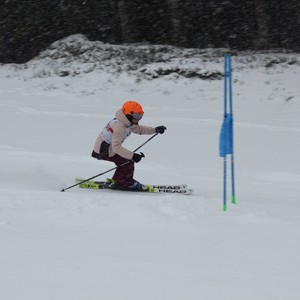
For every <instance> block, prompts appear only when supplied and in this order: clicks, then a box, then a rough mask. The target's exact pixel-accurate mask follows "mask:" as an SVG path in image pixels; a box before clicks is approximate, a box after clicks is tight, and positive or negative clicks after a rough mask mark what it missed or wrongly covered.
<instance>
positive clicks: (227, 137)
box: [219, 54, 236, 211]
mask: <svg viewBox="0 0 300 300" xmlns="http://www.w3.org/2000/svg"><path fill="white" fill-rule="evenodd" d="M219 152H220V153H219V154H220V156H221V157H223V159H224V162H223V165H224V170H223V210H224V211H226V210H227V155H228V154H230V155H231V191H232V196H231V202H232V203H236V198H235V184H234V180H235V176H234V151H233V105H232V66H231V55H230V54H226V55H225V57H224V121H223V124H222V128H221V133H220V145H219Z"/></svg>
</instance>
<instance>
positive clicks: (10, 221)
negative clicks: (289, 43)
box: [0, 35, 300, 300]
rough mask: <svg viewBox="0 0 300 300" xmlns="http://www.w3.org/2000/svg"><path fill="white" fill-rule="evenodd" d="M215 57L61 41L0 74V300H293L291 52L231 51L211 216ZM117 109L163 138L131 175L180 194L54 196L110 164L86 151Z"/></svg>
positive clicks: (218, 57) (217, 87) (132, 141)
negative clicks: (227, 164) (230, 127)
mask: <svg viewBox="0 0 300 300" xmlns="http://www.w3.org/2000/svg"><path fill="white" fill-rule="evenodd" d="M72 43H73V48H72V47H71V49H73V52H72V53H73V54H72V55H71V54H70V47H69V48H68V45H70V44H71V45H72ZM63 45H65V46H63ZM74 45H75V46H74ZM76 47H77V48H76ZM126 47H127V48H126ZM128 47H129V48H128ZM130 47H131V48H130ZM74 49H77V50H78V49H79V50H80V51H79V50H78V51H74ZM107 49H108V50H107ZM128 49H129V50H130V49H131V50H130V51H131V52H132V51H133V50H132V49H134V51H135V52H134V56H136V60H135V61H134V62H133V59H132V57H129V56H125V57H124V56H123V54H124V51H125V52H126V51H127V52H128V51H129V50H128ZM101 51H102V52H101ZM105 51H106V52H105ZM107 51H108V52H107ZM155 51H157V53H160V54H157V53H156V52H155ZM162 51H165V52H163V53H162ZM223 51H225V50H224V49H223V50H220V51H216V50H207V51H204V50H201V51H200V50H199V51H197V50H193V49H187V50H183V49H175V48H172V47H167V48H164V47H162V46H157V47H156V48H155V47H153V46H148V47H147V46H142V45H136V46H122V47H120V46H114V45H105V44H102V43H99V42H98V43H96V42H93V43H92V42H89V41H87V40H86V39H85V38H84V37H82V36H80V35H77V36H73V37H69V38H67V39H65V40H63V41H59V42H57V43H55V44H54V45H52V46H51V47H50V48H49V49H48V50H47V51H45V52H43V53H41V55H40V56H39V57H37V58H35V59H34V60H32V61H30V62H28V63H26V64H24V65H1V66H0V106H1V109H0V126H1V139H0V168H1V173H0V236H1V247H0V265H1V271H0V282H1V289H0V298H1V299H5V300H20V299H22V300H41V299H42V300H53V299H55V300H82V299H86V300H96V299H97V300H98V299H105V300H141V299H143V300H196V299H197V300H198V299H207V300H269V299H272V300H282V299H285V300H299V295H300V285H299V282H300V271H299V270H300V259H299V253H300V240H299V228H300V159H299V149H300V87H299V78H300V63H299V55H298V54H292V53H275V52H274V53H262V54H259V53H236V54H235V55H234V56H233V62H232V63H233V100H234V103H233V104H234V133H235V138H234V142H235V145H234V147H235V170H236V174H235V175H236V199H237V203H236V204H230V203H229V204H228V211H226V212H224V211H223V205H222V201H223V194H222V193H223V159H222V158H220V157H219V156H218V142H219V132H220V128H221V124H222V121H223V79H222V74H223ZM127 52H126V53H127ZM145 52H146V53H150V54H151V53H152V56H151V57H152V59H151V61H149V60H147V61H144V62H143V60H140V61H139V57H143V59H145V57H147V55H145ZM154 52H155V53H154ZM63 53H65V54H63ZM108 53H112V54H111V56H108ZM136 53H141V55H140V56H138V55H137V54H136ZM143 53H144V54H143ZM153 53H154V54H153ZM142 54H143V55H142ZM150 54H149V55H150ZM95 57H96V59H95ZM157 57H158V58H157ZM83 58H84V59H83ZM90 58H91V59H90ZM118 65H119V67H118ZM129 99H131V100H136V101H139V102H140V103H141V104H142V105H143V108H144V111H145V115H144V118H143V120H142V121H141V124H143V125H149V126H158V125H165V126H166V127H167V128H168V129H167V131H166V132H165V134H163V135H158V136H156V137H155V138H154V139H153V140H151V142H149V143H148V144H146V145H145V146H144V147H143V148H142V149H141V151H142V152H143V153H144V154H145V156H146V158H145V159H143V160H142V161H141V162H140V163H138V164H136V172H135V178H136V179H137V180H139V181H141V182H142V183H154V184H181V183H187V184H188V185H189V186H191V187H193V188H194V189H195V192H194V194H193V195H191V196H184V195H178V194H148V193H143V194H141V193H130V192H118V191H106V190H103V191H97V190H87V189H80V188H78V187H74V188H72V189H69V190H68V191H66V192H64V193H62V192H60V190H61V189H62V188H65V187H68V186H70V185H72V184H74V183H75V181H74V180H75V178H76V177H77V176H80V177H84V178H88V177H91V176H94V175H96V174H98V173H101V172H103V171H105V170H107V169H109V168H111V167H112V166H113V165H111V164H110V163H108V162H104V161H97V160H95V159H93V158H92V157H91V156H90V154H91V151H92V148H93V145H94V141H95V139H96V137H97V135H98V133H99V131H100V130H101V129H102V128H103V126H105V125H106V123H107V122H108V121H109V120H110V119H112V118H113V117H114V114H115V112H116V110H117V109H119V108H120V106H121V105H122V104H123V102H125V101H126V100H129ZM148 138H149V136H138V135H132V136H131V137H130V138H129V139H127V140H126V142H125V146H126V147H127V148H128V149H135V148H137V147H138V146H139V145H141V144H142V143H143V142H144V141H146V140H147V139H148ZM107 175H108V176H111V175H112V173H110V174H107ZM99 179H105V176H102V177H99ZM228 198H230V186H228Z"/></svg>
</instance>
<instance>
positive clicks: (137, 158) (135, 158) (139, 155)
mask: <svg viewBox="0 0 300 300" xmlns="http://www.w3.org/2000/svg"><path fill="white" fill-rule="evenodd" d="M143 157H145V155H144V153H142V152H141V154H138V153H134V154H133V156H132V160H133V161H134V162H135V163H138V162H139V161H141V159H142V158H143Z"/></svg>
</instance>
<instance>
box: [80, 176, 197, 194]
mask: <svg viewBox="0 0 300 300" xmlns="http://www.w3.org/2000/svg"><path fill="white" fill-rule="evenodd" d="M81 181H84V179H81V178H76V182H77V183H79V182H81ZM145 186H147V188H148V189H147V190H126V189H118V188H110V182H109V181H108V182H107V181H94V180H88V181H85V182H83V183H80V184H79V187H80V188H87V189H97V190H101V189H107V190H113V191H124V192H137V193H174V194H175V193H177V194H184V195H190V194H192V193H193V189H191V188H187V185H186V184H180V185H151V184H145Z"/></svg>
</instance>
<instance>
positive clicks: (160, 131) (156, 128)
mask: <svg viewBox="0 0 300 300" xmlns="http://www.w3.org/2000/svg"><path fill="white" fill-rule="evenodd" d="M166 129H167V127H165V126H157V127H155V132H156V133H160V134H163V133H164V132H165V130H166Z"/></svg>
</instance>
